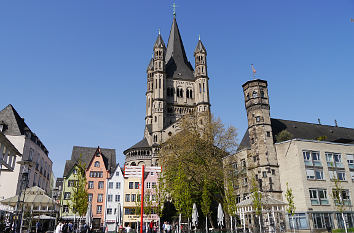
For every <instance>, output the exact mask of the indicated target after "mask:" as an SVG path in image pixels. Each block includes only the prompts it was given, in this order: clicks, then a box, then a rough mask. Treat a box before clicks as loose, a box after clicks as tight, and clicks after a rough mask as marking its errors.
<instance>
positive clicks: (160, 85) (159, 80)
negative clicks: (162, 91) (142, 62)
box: [159, 79, 161, 88]
mask: <svg viewBox="0 0 354 233" xmlns="http://www.w3.org/2000/svg"><path fill="white" fill-rule="evenodd" d="M159 88H161V79H159Z"/></svg>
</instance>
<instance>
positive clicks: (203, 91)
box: [203, 83, 205, 92]
mask: <svg viewBox="0 0 354 233" xmlns="http://www.w3.org/2000/svg"><path fill="white" fill-rule="evenodd" d="M203 92H205V83H203Z"/></svg>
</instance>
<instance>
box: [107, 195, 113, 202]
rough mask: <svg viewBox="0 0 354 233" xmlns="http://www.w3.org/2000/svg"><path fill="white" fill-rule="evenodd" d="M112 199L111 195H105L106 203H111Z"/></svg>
mask: <svg viewBox="0 0 354 233" xmlns="http://www.w3.org/2000/svg"><path fill="white" fill-rule="evenodd" d="M112 197H113V195H112V194H109V195H107V201H108V202H112Z"/></svg>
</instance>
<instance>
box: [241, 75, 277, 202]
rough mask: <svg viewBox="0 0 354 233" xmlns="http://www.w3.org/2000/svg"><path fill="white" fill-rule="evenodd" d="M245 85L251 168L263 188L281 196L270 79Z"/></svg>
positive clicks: (249, 168)
mask: <svg viewBox="0 0 354 233" xmlns="http://www.w3.org/2000/svg"><path fill="white" fill-rule="evenodd" d="M242 87H243V92H244V97H245V107H246V111H247V120H248V134H249V140H250V145H251V151H250V154H249V156H248V157H249V158H248V161H249V163H248V164H249V165H248V170H249V171H252V172H253V174H254V175H255V177H256V179H257V180H258V183H259V187H260V189H261V190H262V191H263V192H268V193H271V194H272V195H273V196H274V197H275V198H278V199H279V198H280V199H281V189H280V180H279V165H278V161H277V155H276V151H275V147H274V139H273V135H272V128H271V121H270V106H269V96H268V84H267V81H264V80H260V79H257V80H251V81H248V82H246V83H245V84H243V85H242Z"/></svg>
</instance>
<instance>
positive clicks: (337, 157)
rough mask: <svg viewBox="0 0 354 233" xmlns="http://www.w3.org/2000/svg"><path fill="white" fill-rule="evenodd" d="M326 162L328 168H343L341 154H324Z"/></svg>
mask: <svg viewBox="0 0 354 233" xmlns="http://www.w3.org/2000/svg"><path fill="white" fill-rule="evenodd" d="M326 161H327V166H328V167H337V168H343V163H342V155H341V154H338V153H329V152H326Z"/></svg>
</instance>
